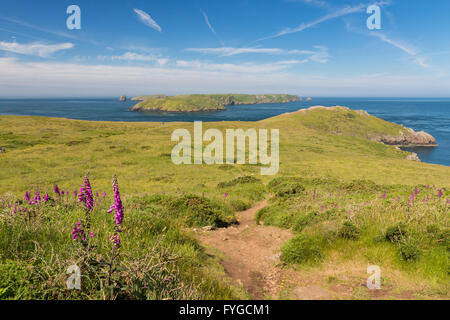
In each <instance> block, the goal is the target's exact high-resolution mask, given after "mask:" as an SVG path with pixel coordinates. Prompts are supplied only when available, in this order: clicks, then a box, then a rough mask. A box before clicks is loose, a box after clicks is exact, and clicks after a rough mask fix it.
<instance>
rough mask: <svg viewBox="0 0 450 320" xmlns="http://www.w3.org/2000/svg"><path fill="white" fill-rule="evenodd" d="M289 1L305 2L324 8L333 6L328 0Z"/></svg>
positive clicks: (290, 0)
mask: <svg viewBox="0 0 450 320" xmlns="http://www.w3.org/2000/svg"><path fill="white" fill-rule="evenodd" d="M289 2H303V3H306V4H310V5H313V6H316V7H320V8H324V9H328V8H330V6H331V5H330V4H329V3H328V2H327V1H323V0H289Z"/></svg>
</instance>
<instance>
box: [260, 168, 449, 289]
mask: <svg viewBox="0 0 450 320" xmlns="http://www.w3.org/2000/svg"><path fill="white" fill-rule="evenodd" d="M283 181H285V183H294V181H296V183H301V184H302V185H303V186H305V190H304V192H302V193H299V194H295V195H293V196H290V197H286V196H284V195H275V196H274V198H272V200H271V204H270V206H269V207H266V208H264V209H262V210H260V211H259V212H258V213H257V215H256V220H257V222H258V223H261V222H264V224H265V225H272V226H277V227H280V228H289V229H291V230H292V231H293V232H294V233H295V234H298V236H296V237H295V238H293V239H292V240H291V241H289V242H288V243H286V245H285V247H284V249H283V250H282V256H281V257H282V260H283V261H284V262H286V263H289V264H292V263H297V264H302V263H306V262H310V261H311V260H313V261H316V262H318V263H319V261H322V260H325V261H326V260H327V259H328V258H329V257H334V256H336V255H338V256H341V258H342V259H343V260H351V259H354V258H358V259H362V260H363V261H364V260H365V262H366V263H367V264H380V266H382V268H383V267H384V268H394V269H400V270H404V271H405V272H406V273H407V274H408V276H410V277H411V278H415V279H417V278H419V279H425V280H423V281H424V283H427V284H428V285H430V286H432V288H433V289H432V291H433V292H435V293H438V292H447V293H448V290H449V287H448V280H449V276H448V271H449V266H450V264H449V251H450V246H449V245H450V242H449V241H450V236H449V235H450V216H449V212H450V211H449V209H450V204H449V203H448V200H447V199H448V198H449V197H450V191H449V190H444V195H443V196H442V197H439V195H438V189H437V188H433V187H432V186H429V187H427V186H418V187H417V194H416V188H414V187H411V186H406V185H378V184H375V183H373V182H371V181H361V180H359V181H354V182H350V183H348V182H341V181H339V180H335V179H329V180H327V179H320V180H318V179H309V178H294V177H286V178H277V179H274V180H273V181H272V182H270V183H269V188H270V189H271V190H273V189H276V188H277V187H278V186H280V185H283ZM411 193H414V200H410V199H411ZM274 194H276V193H274ZM362 253H363V257H361V254H362ZM319 258H321V259H319Z"/></svg>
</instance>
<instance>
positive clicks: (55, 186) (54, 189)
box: [53, 183, 61, 196]
mask: <svg viewBox="0 0 450 320" xmlns="http://www.w3.org/2000/svg"><path fill="white" fill-rule="evenodd" d="M53 192H54V193H56V194H57V195H58V196H59V195H61V192H60V191H59V188H58V186H57V185H56V183H54V184H53Z"/></svg>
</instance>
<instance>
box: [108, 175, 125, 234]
mask: <svg viewBox="0 0 450 320" xmlns="http://www.w3.org/2000/svg"><path fill="white" fill-rule="evenodd" d="M112 186H113V193H114V203H113V204H112V205H111V207H110V208H109V210H108V213H111V212H113V211H114V210H115V211H116V213H115V215H114V217H115V219H116V225H117V226H120V225H121V224H122V221H123V205H122V200H121V199H120V192H119V184H118V183H117V178H116V177H114V179H113V185H112Z"/></svg>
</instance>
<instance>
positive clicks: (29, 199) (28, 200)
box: [24, 191, 31, 203]
mask: <svg viewBox="0 0 450 320" xmlns="http://www.w3.org/2000/svg"><path fill="white" fill-rule="evenodd" d="M30 196H31V193H30V191H27V192H25V197H24V200H25V201H26V202H28V203H30V201H31V198H30Z"/></svg>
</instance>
